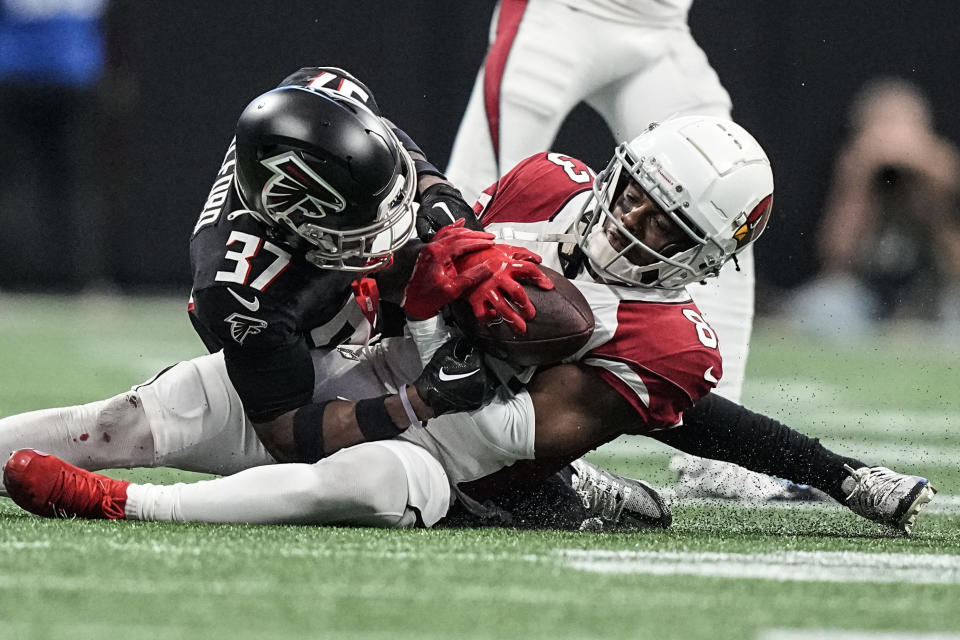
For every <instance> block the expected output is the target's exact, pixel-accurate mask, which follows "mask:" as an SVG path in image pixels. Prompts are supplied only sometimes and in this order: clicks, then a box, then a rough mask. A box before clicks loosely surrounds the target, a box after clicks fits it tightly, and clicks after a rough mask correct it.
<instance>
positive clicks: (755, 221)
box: [733, 194, 773, 249]
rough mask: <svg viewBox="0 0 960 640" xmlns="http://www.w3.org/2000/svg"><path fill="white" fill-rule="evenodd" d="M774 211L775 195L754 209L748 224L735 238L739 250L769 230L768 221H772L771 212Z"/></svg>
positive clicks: (743, 225)
mask: <svg viewBox="0 0 960 640" xmlns="http://www.w3.org/2000/svg"><path fill="white" fill-rule="evenodd" d="M772 209H773V195H772V194H771V195H769V196H767V197H766V198H764V199H763V200H761V201H760V202H759V203H758V204H757V206H755V207H754V208H753V211H751V212H750V215H748V216H747V220H746V222H744V223H743V224H742V225H740V228H739V229H737V230H736V231H735V232H734V234H733V237H734V239H735V240H736V241H737V248H738V249H739V248H740V247H742V246H744V245H746V244H748V243H750V242H753V241H754V240H756V239H757V238H759V237H760V234H761V233H763V230H764V229H766V228H767V221H769V220H770V211H771V210H772Z"/></svg>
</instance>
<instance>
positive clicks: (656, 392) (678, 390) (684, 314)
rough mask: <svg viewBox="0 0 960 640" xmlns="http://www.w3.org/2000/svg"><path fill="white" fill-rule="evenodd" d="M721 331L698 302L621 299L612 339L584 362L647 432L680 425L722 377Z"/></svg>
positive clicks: (642, 431)
mask: <svg viewBox="0 0 960 640" xmlns="http://www.w3.org/2000/svg"><path fill="white" fill-rule="evenodd" d="M718 346H719V345H718V341H717V336H716V333H714V331H713V329H712V328H711V327H710V325H708V324H707V323H706V322H705V321H704V320H703V317H702V316H701V315H700V312H699V310H698V309H697V307H696V305H694V304H693V303H692V302H685V303H651V302H641V301H622V302H621V303H620V305H619V307H618V309H617V328H616V331H615V332H614V334H613V337H612V338H611V339H610V340H608V341H607V342H605V343H604V344H602V345H600V346H598V347H597V348H595V349H593V350H592V351H590V352H589V353H588V354H587V355H586V356H585V357H584V359H583V363H584V364H586V365H589V366H594V367H598V368H599V369H600V376H601V377H602V378H603V379H604V380H605V381H606V382H607V383H608V384H610V385H611V386H612V387H613V388H614V389H616V390H617V392H619V393H620V394H621V395H622V396H623V397H624V398H626V400H627V401H628V402H629V403H630V404H631V405H632V406H633V407H634V409H636V411H637V413H638V414H639V416H640V421H639V424H638V425H637V427H636V429H633V430H631V432H637V433H644V432H647V431H654V430H657V429H664V428H669V427H672V426H675V425H676V424H678V423H679V422H680V417H681V414H682V413H683V411H685V410H686V409H688V408H689V407H691V406H693V404H694V403H695V402H697V401H698V400H699V399H700V398H702V397H703V396H705V395H706V394H707V393H708V392H709V391H710V390H711V389H712V388H714V387H716V385H717V383H718V382H719V380H720V377H721V375H722V368H721V359H720V351H719V350H718Z"/></svg>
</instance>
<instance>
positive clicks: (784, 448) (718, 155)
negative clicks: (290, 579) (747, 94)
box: [4, 117, 933, 531]
mask: <svg viewBox="0 0 960 640" xmlns="http://www.w3.org/2000/svg"><path fill="white" fill-rule="evenodd" d="M772 190H773V181H772V174H771V171H770V167H769V162H768V161H767V158H766V155H765V154H764V153H763V150H762V149H761V148H760V146H759V145H758V144H757V143H756V141H755V140H753V138H752V137H751V136H750V135H749V134H748V133H747V132H746V131H745V130H743V129H742V128H741V127H739V126H738V125H736V124H734V123H733V122H731V121H728V120H725V119H719V118H710V117H687V118H677V119H673V120H670V121H667V122H665V123H664V124H662V125H660V126H658V127H651V128H650V129H648V130H647V131H645V132H644V133H643V134H641V135H640V136H638V137H637V138H635V139H634V140H633V141H631V142H630V143H625V144H623V145H621V146H620V147H618V149H617V151H616V154H615V156H614V158H613V159H612V160H611V162H610V164H609V165H608V167H607V168H606V169H605V170H604V172H603V173H602V174H601V176H600V177H599V178H596V179H594V176H593V174H592V172H591V171H590V170H589V169H588V168H587V167H586V166H584V165H583V164H582V163H580V162H578V161H576V160H574V159H572V158H569V157H567V156H563V155H558V154H547V153H544V154H537V155H535V156H533V157H531V158H529V159H527V160H525V161H524V162H522V163H520V164H519V165H518V166H517V167H516V168H514V169H513V170H512V171H511V172H509V173H508V174H507V175H506V176H504V177H503V178H502V179H501V180H499V181H498V182H497V183H496V184H495V185H494V186H492V187H490V188H489V189H488V190H487V191H486V192H485V196H486V197H485V198H483V199H482V200H481V203H480V204H478V208H480V209H481V213H482V218H481V219H482V221H483V222H484V223H485V224H486V227H487V228H488V229H491V230H494V231H495V232H496V233H497V235H499V236H500V237H502V238H505V239H507V238H508V239H510V241H511V242H518V243H523V244H526V245H527V246H528V247H529V248H531V249H535V250H537V251H539V252H540V253H541V255H542V258H543V262H544V264H547V265H550V266H553V267H555V268H558V269H563V270H564V271H565V272H566V273H567V274H568V276H569V277H571V278H572V280H573V282H574V283H575V284H576V286H577V287H578V288H579V289H580V290H581V292H583V293H584V295H585V296H586V297H587V299H588V300H589V301H590V303H591V306H592V308H593V309H594V314H595V321H596V330H595V332H594V334H593V336H592V337H591V339H590V341H589V343H588V344H587V345H586V346H585V347H584V348H583V349H582V350H581V352H580V353H578V354H576V355H575V356H574V357H572V358H571V360H570V362H568V363H565V364H559V365H556V366H550V367H544V368H541V369H538V370H536V371H535V372H532V378H529V382H528V383H527V384H526V388H523V387H522V383H521V386H517V385H515V384H512V383H514V382H516V381H514V380H510V381H509V384H506V385H503V386H500V387H499V389H498V391H497V395H496V396H495V397H494V398H493V400H492V402H490V403H489V404H488V405H486V406H484V407H483V408H481V409H478V410H474V411H470V412H466V413H453V414H448V415H442V416H439V417H434V416H433V412H432V411H431V410H430V407H431V406H432V404H433V402H432V394H437V393H439V394H440V395H443V394H444V393H448V392H453V393H457V392H458V391H459V390H462V387H460V386H459V385H460V384H462V383H461V382H460V379H468V380H469V379H470V378H472V377H475V376H476V377H481V376H477V375H476V374H480V373H481V371H480V368H481V367H479V366H476V365H470V366H471V367H475V368H473V369H469V370H463V371H462V374H461V373H459V372H458V374H457V375H454V376H452V377H451V376H447V378H446V379H447V380H452V381H453V382H452V383H451V387H450V388H444V382H443V381H444V380H445V377H444V375H439V376H435V375H433V374H432V371H435V370H436V369H437V367H440V371H441V374H442V372H443V368H442V367H444V366H446V362H447V360H446V358H447V355H446V353H448V351H446V352H445V350H448V349H449V348H450V347H449V346H450V345H451V344H460V341H458V340H456V339H455V340H454V341H449V340H447V337H448V336H447V334H446V331H445V330H444V328H443V326H442V323H441V322H440V320H439V318H438V317H437V316H435V315H434V313H435V311H436V309H435V308H434V306H433V305H432V304H431V302H430V301H429V300H427V299H426V298H427V297H429V296H430V295H431V294H430V291H429V290H428V288H426V287H424V286H423V282H422V281H421V280H422V278H423V275H418V274H422V273H425V272H429V271H430V269H431V266H430V264H429V263H430V261H431V260H433V259H434V258H435V257H436V256H435V255H434V254H431V252H430V251H424V252H422V253H421V256H420V258H419V259H418V263H417V265H418V266H417V268H416V269H415V271H414V275H413V277H412V278H411V281H410V284H409V285H408V286H407V290H406V302H405V310H406V311H407V312H408V315H410V316H411V317H412V318H414V321H413V322H411V327H410V328H411V337H412V339H411V340H401V341H400V342H399V343H391V344H385V345H384V347H383V348H380V349H377V350H367V352H366V353H364V352H362V351H359V352H354V353H355V355H356V356H357V357H358V360H357V361H356V363H355V364H353V365H352V366H351V365H349V364H342V365H341V366H342V367H343V368H344V370H346V371H348V373H347V375H348V376H349V375H351V374H352V372H354V371H360V372H363V370H364V368H367V374H368V375H370V374H374V376H375V378H377V379H379V381H380V383H381V384H382V385H383V388H384V389H387V388H388V386H389V385H390V384H394V385H397V380H398V379H399V381H400V383H399V385H398V386H399V389H397V390H396V391H397V393H396V394H395V395H397V396H399V398H400V404H401V405H402V407H403V408H402V410H400V411H399V412H394V411H388V412H386V414H385V415H384V416H383V420H385V421H386V422H388V423H390V425H389V426H391V427H393V428H396V429H398V430H400V431H401V433H400V435H399V436H398V437H397V438H396V439H394V440H389V441H384V442H368V443H363V444H358V445H356V446H353V447H348V448H345V449H341V450H339V451H325V453H327V454H329V455H327V456H326V457H324V458H322V459H321V460H320V461H318V462H316V463H314V464H279V465H271V466H264V467H257V468H252V469H248V470H246V471H242V472H240V473H237V474H235V475H232V476H229V477H225V478H220V479H216V480H210V481H204V482H199V483H195V484H179V485H174V486H157V485H148V484H131V483H129V482H124V481H117V480H113V479H110V478H107V477H105V476H100V475H97V474H94V473H91V472H89V471H85V470H82V469H79V468H77V467H73V466H72V465H69V464H67V463H65V462H63V461H61V460H59V459H58V458H56V457H53V456H49V455H46V454H42V453H39V452H36V451H33V450H22V451H18V452H15V453H14V454H13V456H11V458H10V460H9V461H8V462H7V464H6V466H5V469H4V483H5V485H6V487H7V490H8V492H9V493H10V496H11V497H12V498H14V500H15V501H16V502H17V503H18V504H20V505H21V506H23V507H24V508H26V509H28V510H30V511H32V512H34V513H38V514H41V515H46V516H54V515H67V516H71V515H77V516H80V517H98V518H131V519H140V520H174V521H204V522H257V523H317V524H335V523H336V524H359V525H377V526H410V525H413V524H422V525H426V526H430V525H433V524H435V523H437V522H438V521H439V520H440V519H441V518H442V517H443V516H444V515H446V513H447V511H448V509H449V507H450V505H451V503H452V502H453V501H454V500H456V499H457V498H459V501H460V502H461V503H463V504H466V505H467V506H468V507H469V508H471V509H475V510H476V511H477V512H482V511H483V510H484V507H483V506H482V505H480V504H478V502H477V501H476V500H474V499H473V496H470V495H468V494H467V493H465V492H464V486H465V485H466V484H468V483H470V482H474V481H478V480H482V479H484V478H487V477H489V476H491V474H494V473H496V472H498V471H500V470H502V469H507V468H510V469H512V468H516V467H519V466H522V465H523V464H524V463H528V462H530V461H533V460H535V461H537V462H540V463H543V465H544V468H546V469H547V470H556V469H559V468H560V467H562V466H563V465H564V464H566V463H567V462H568V461H570V460H573V459H575V458H577V457H578V456H580V455H582V454H583V453H585V452H586V451H589V450H590V449H592V448H595V447H596V446H599V445H600V444H603V443H605V442H608V441H610V440H611V439H613V438H615V437H617V436H619V435H622V434H624V433H631V434H643V435H649V436H651V437H656V438H658V439H661V440H663V441H665V442H668V443H670V444H672V445H674V446H677V447H678V448H681V449H684V450H687V451H689V452H691V453H695V454H698V455H709V456H711V457H717V458H725V459H727V460H730V461H733V462H737V463H741V464H747V465H749V466H752V467H754V468H758V469H759V470H762V471H775V472H778V473H780V474H782V475H784V476H786V477H795V478H797V479H799V480H804V481H809V482H811V483H812V484H814V485H816V486H819V487H820V488H821V489H823V490H824V491H826V492H828V493H829V494H830V495H832V496H834V497H836V498H837V499H838V500H842V501H845V502H846V503H847V504H848V505H850V507H851V508H852V509H853V510H854V511H855V512H856V513H858V514H860V515H863V516H865V517H868V518H871V519H874V520H877V521H880V522H883V523H885V524H889V525H891V526H894V527H897V528H900V529H902V530H907V531H908V530H909V528H910V526H911V525H912V524H913V520H914V518H915V517H916V515H917V512H918V511H919V509H920V508H921V507H922V506H923V505H924V504H925V503H926V502H928V501H929V500H930V498H931V497H932V494H933V489H932V487H931V486H930V485H929V483H928V482H927V481H926V480H925V479H923V478H919V477H916V476H906V475H902V474H897V473H895V472H893V471H890V470H889V469H886V468H883V467H872V468H871V467H867V466H866V465H865V464H863V463H861V462H859V461H858V460H855V459H853V458H845V457H842V456H838V455H836V454H833V453H831V452H829V451H827V450H826V449H824V448H823V447H822V446H821V445H820V444H819V442H818V441H816V440H811V439H809V438H806V437H805V436H803V435H802V434H799V433H797V432H795V431H793V430H791V429H789V428H787V427H785V426H784V425H780V424H778V423H776V422H774V421H772V420H770V419H767V418H762V417H757V416H756V415H755V414H753V416H752V417H751V416H748V415H747V413H748V412H746V411H745V410H743V409H742V408H740V407H736V405H733V404H732V403H730V402H729V401H725V400H723V399H722V398H711V394H710V393H709V392H710V389H711V388H712V387H714V386H715V385H716V383H717V380H718V378H720V376H721V373H722V372H721V360H720V356H719V350H718V347H719V341H718V337H717V334H716V333H715V332H714V331H713V329H712V328H711V327H710V325H709V324H708V323H707V322H706V321H705V320H704V319H703V317H702V316H701V315H700V314H699V312H698V309H697V307H696V305H695V304H694V303H693V301H692V300H691V299H690V297H689V294H688V293H687V291H686V289H685V286H686V285H687V284H689V283H691V282H697V281H699V280H701V279H703V278H707V277H711V276H714V275H716V273H717V271H718V270H719V269H720V268H721V267H722V266H723V264H724V263H725V262H726V261H728V260H730V259H732V258H733V256H734V255H736V253H737V252H739V251H742V250H743V249H744V248H745V247H747V246H749V244H750V243H751V242H753V241H754V240H755V239H756V238H757V236H759V235H760V233H761V232H762V231H763V229H764V227H765V225H766V222H767V219H768V217H769V213H770V209H771V203H772ZM456 229H457V227H453V230H452V231H448V230H446V229H445V230H441V231H440V232H439V233H438V234H437V239H438V241H439V240H441V239H442V238H443V237H444V236H446V235H447V234H448V233H454V232H455V231H456ZM428 249H429V246H428ZM484 250H485V251H503V249H500V248H487V249H484ZM508 251H509V252H514V251H515V249H508ZM526 255H528V254H526ZM424 256H426V258H424ZM450 266H453V265H452V264H451V265H450ZM428 279H430V276H428ZM480 286H481V287H483V286H484V285H480ZM411 345H412V346H413V351H410V349H411ZM328 355H332V356H334V357H339V356H340V354H339V353H336V350H334V351H331V352H329V353H328ZM438 357H439V358H440V360H439V363H440V364H438ZM341 359H342V358H341ZM416 360H419V361H420V362H424V363H425V364H426V366H425V369H424V372H423V373H420V374H419V375H420V379H427V380H431V381H432V383H435V384H434V386H433V387H430V388H427V387H424V386H423V385H421V384H419V383H418V384H416V385H414V387H406V385H403V383H402V381H403V379H404V378H405V377H406V379H407V380H409V379H410V378H411V377H412V376H414V375H418V374H417V373H416V371H415V369H417V367H413V366H411V361H416ZM320 366H321V367H323V364H322V362H321V363H320ZM218 367H219V368H220V369H221V371H220V372H219V373H217V369H218ZM204 368H205V369H206V373H205V374H204V375H206V376H208V379H202V377H201V379H200V380H199V382H201V384H202V385H203V387H204V388H217V389H220V390H221V391H223V392H225V393H226V395H227V396H230V390H229V383H228V380H227V377H226V374H225V371H223V370H222V365H218V363H217V361H216V360H215V359H214V360H210V361H209V363H208V365H205V367H204ZM404 368H407V369H411V368H412V369H414V371H412V372H408V373H406V374H404V373H403V372H402V370H403V369H404ZM184 373H185V372H184V371H183V370H181V371H180V372H179V373H174V372H171V374H174V375H172V376H171V377H170V378H169V380H168V381H167V382H164V378H165V377H167V376H168V375H170V374H164V375H161V376H160V378H158V379H157V380H156V381H155V382H153V383H150V384H151V385H157V388H170V387H171V386H173V385H172V384H171V382H170V381H175V380H176V379H177V378H178V377H179V378H183V379H185V380H190V381H197V378H196V376H194V375H193V373H192V372H189V371H188V372H186V375H184ZM530 374H531V372H515V377H516V378H517V380H519V381H522V380H525V379H527V376H528V375H530ZM217 378H219V381H220V384H219V385H217V384H216V382H217ZM370 384H374V385H375V384H376V380H373V381H371V382H370ZM148 386H150V385H148ZM233 395H234V396H235V393H234V394H233ZM424 396H426V397H424ZM391 397H392V396H391ZM704 398H706V402H707V403H719V407H717V408H715V409H716V410H717V411H719V413H721V414H722V415H723V417H724V420H721V421H720V422H714V423H709V422H707V421H705V420H704V419H703V418H704V415H705V413H706V414H709V413H710V411H706V412H705V413H704V412H701V413H700V414H697V411H696V408H695V407H694V406H693V405H694V404H695V403H698V401H700V404H702V403H703V401H704ZM206 401H207V403H208V404H207V406H206V407H204V410H209V411H210V412H212V413H213V414H216V415H217V419H216V420H207V421H208V422H211V423H212V424H214V425H215V426H218V427H219V426H220V425H221V423H222V420H224V419H229V420H231V421H234V422H235V424H233V425H231V426H229V427H228V429H227V430H226V431H229V432H232V433H234V434H238V433H241V432H246V433H247V434H250V433H251V430H250V428H249V423H248V422H247V424H244V423H243V417H242V413H240V414H230V412H229V407H228V406H225V405H229V404H231V403H232V400H231V399H230V398H229V397H228V398H219V397H215V396H210V395H209V394H208V395H207V397H206ZM324 402H325V404H324V406H325V410H326V412H330V411H331V410H332V411H333V412H334V414H335V416H337V419H338V420H342V421H344V422H345V423H348V424H353V426H356V423H357V422H359V419H360V415H359V411H357V412H356V414H355V413H354V409H355V407H357V406H358V405H359V404H360V403H354V402H351V401H348V400H344V399H342V398H337V397H336V395H334V392H332V391H330V390H328V391H327V395H326V397H325V399H324ZM361 402H362V401H361ZM176 404H177V403H176V402H173V401H168V402H167V406H175V405H176ZM187 408H188V409H189V407H187ZM179 410H180V411H183V408H179ZM682 416H685V417H684V424H682V425H679V423H680V420H681V417H682ZM325 417H326V414H325ZM687 417H689V418H690V420H687V419H686V418H687ZM158 418H159V419H160V420H162V417H159V416H151V419H158ZM199 421H200V422H203V421H204V419H203V418H202V417H201V418H200V419H199ZM351 421H352V422H351ZM424 422H425V424H424ZM326 424H327V421H326V419H325V420H324V426H326ZM174 426H175V425H174ZM201 431H202V429H201ZM236 437H237V436H236V435H234V436H233V438H234V440H235V439H236ZM318 444H319V447H320V449H323V448H324V443H323V441H322V439H321V441H320V442H319V443H318ZM751 444H752V446H751ZM239 450H240V448H239V447H237V446H236V443H235V442H234V443H233V448H232V451H233V452H237V451H239ZM551 464H553V465H554V468H553V469H550V465H551ZM574 469H575V471H574V473H576V474H577V475H578V476H580V477H578V480H576V481H575V482H574V486H576V487H577V488H578V489H581V488H582V487H583V482H584V478H585V477H586V478H588V477H589V476H590V475H591V474H592V472H591V471H589V469H585V468H584V467H583V466H582V465H580V466H579V467H576V466H575V468H574ZM584 493H587V494H588V498H587V501H588V502H589V501H597V502H601V501H604V499H603V496H602V495H601V494H602V493H603V490H602V488H601V486H600V484H599V483H594V484H593V485H592V486H591V487H590V488H589V489H586V490H584ZM605 504H609V505H610V506H611V507H612V508H613V509H617V508H619V509H622V508H623V506H624V505H623V501H622V500H620V501H619V502H617V501H605Z"/></svg>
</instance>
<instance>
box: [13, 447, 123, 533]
mask: <svg viewBox="0 0 960 640" xmlns="http://www.w3.org/2000/svg"><path fill="white" fill-rule="evenodd" d="M3 484H4V486H5V487H6V488H7V493H8V494H9V495H10V498H11V499H12V500H13V501H14V502H16V503H17V504H18V505H20V507H21V508H23V509H25V510H26V511H29V512H30V513H35V514H37V515H38V516H44V517H46V518H91V519H104V518H106V519H110V520H120V519H123V518H124V514H123V508H124V505H126V503H127V486H128V485H129V484H130V483H129V482H127V481H126V480H114V479H113V478H108V477H107V476H104V475H100V474H99V473H93V472H91V471H86V470H84V469H80V468H79V467H75V466H73V465H72V464H67V463H66V462H64V461H63V460H61V459H60V458H58V457H56V456H51V455H49V454H46V453H41V452H40V451H37V450H36V449H21V450H20V451H14V452H13V454H12V455H11V456H10V458H9V459H8V460H7V463H6V464H5V465H4V466H3Z"/></svg>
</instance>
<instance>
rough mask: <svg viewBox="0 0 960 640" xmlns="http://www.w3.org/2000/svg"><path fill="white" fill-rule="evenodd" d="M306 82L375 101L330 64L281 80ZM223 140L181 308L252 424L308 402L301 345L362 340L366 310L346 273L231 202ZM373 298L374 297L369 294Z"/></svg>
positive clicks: (367, 332) (230, 171) (307, 368)
mask: <svg viewBox="0 0 960 640" xmlns="http://www.w3.org/2000/svg"><path fill="white" fill-rule="evenodd" d="M311 83H313V84H317V85H319V86H324V87H328V88H330V89H333V90H336V91H342V92H344V93H346V94H348V95H351V96H352V97H354V98H355V99H357V100H359V101H361V102H363V103H365V104H367V105H368V106H369V107H370V108H371V109H373V110H374V111H375V112H376V103H375V102H374V101H373V96H372V94H371V93H370V92H369V90H367V88H366V87H365V86H364V85H363V84H362V83H360V82H359V81H358V80H356V79H355V78H353V77H352V76H350V75H349V74H347V73H346V72H344V71H342V70H340V69H335V68H330V67H311V68H305V69H301V70H300V71H298V72H297V73H295V74H293V75H291V76H289V77H288V78H287V79H285V80H284V82H283V83H282V84H281V86H288V85H300V86H307V85H310V84H311ZM235 164H236V162H235V145H234V144H233V143H231V144H230V147H229V148H228V149H227V154H226V157H225V158H224V161H223V164H222V166H221V167H220V171H219V172H218V173H217V176H216V180H215V181H214V184H213V187H212V188H211V190H210V195H209V196H208V197H207V201H206V203H205V204H204V207H203V210H202V212H201V214H200V217H199V219H198V220H197V224H196V227H195V228H194V230H193V235H192V237H191V240H190V262H191V266H192V272H193V291H192V294H191V299H190V304H189V313H190V319H191V321H192V322H193V325H194V327H195V329H196V330H197V333H198V334H200V337H201V339H202V340H203V342H204V344H205V345H206V347H207V348H208V349H209V350H211V351H216V350H220V349H223V352H224V358H225V360H226V364H227V372H228V374H229V375H230V380H231V382H232V383H233V385H234V387H235V388H236V389H237V392H238V394H239V395H240V399H241V400H242V401H243V404H244V408H245V409H246V411H247V413H248V414H249V415H250V416H251V418H252V419H253V420H254V421H265V420H270V419H272V418H274V417H276V416H278V415H280V414H281V413H284V412H285V411H289V410H291V409H295V408H297V407H299V406H302V405H304V404H306V403H308V402H309V401H310V399H311V396H312V393H313V386H314V373H313V364H312V361H311V358H310V353H309V350H310V349H311V348H316V347H324V346H331V345H337V344H344V343H353V344H363V343H364V342H366V341H367V340H368V339H369V338H370V337H371V335H372V333H373V332H374V329H375V327H374V326H373V324H372V323H374V324H375V321H374V316H375V314H374V312H375V308H362V307H361V304H364V306H365V307H366V303H367V302H368V299H367V298H365V297H363V295H362V294H361V295H360V296H357V295H355V292H354V289H353V287H352V285H353V283H354V282H355V281H356V280H357V278H359V277H360V276H359V275H358V274H356V273H349V272H343V271H331V270H322V269H318V268H317V267H315V266H313V265H311V264H309V263H308V262H306V261H305V260H304V259H303V257H302V256H300V255H296V254H293V253H292V252H291V251H290V250H289V249H287V248H285V247H283V246H281V245H279V244H278V243H276V242H273V241H271V239H270V237H269V234H268V229H267V227H266V226H265V225H264V224H263V223H262V222H260V221H259V220H257V219H256V218H255V217H254V216H253V215H251V213H250V212H248V211H247V210H246V209H245V208H244V207H243V205H242V203H241V201H240V196H239V193H238V191H237V189H236V185H235V179H234V168H235ZM374 302H375V301H374Z"/></svg>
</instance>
